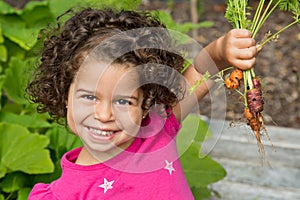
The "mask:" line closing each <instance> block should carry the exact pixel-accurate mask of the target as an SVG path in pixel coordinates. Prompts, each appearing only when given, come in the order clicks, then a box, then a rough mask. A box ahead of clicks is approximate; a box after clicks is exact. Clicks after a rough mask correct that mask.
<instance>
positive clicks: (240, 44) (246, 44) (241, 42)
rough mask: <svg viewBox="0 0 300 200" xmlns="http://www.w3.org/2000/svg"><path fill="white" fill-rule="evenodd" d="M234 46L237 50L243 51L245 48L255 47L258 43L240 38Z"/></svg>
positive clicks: (251, 39)
mask: <svg viewBox="0 0 300 200" xmlns="http://www.w3.org/2000/svg"><path fill="white" fill-rule="evenodd" d="M234 45H235V47H236V48H239V49H243V48H248V47H253V46H255V45H256V43H255V40H254V39H253V38H240V39H238V40H235V41H234Z"/></svg>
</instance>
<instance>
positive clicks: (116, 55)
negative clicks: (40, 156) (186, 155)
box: [27, 8, 257, 200]
mask: <svg viewBox="0 0 300 200" xmlns="http://www.w3.org/2000/svg"><path fill="white" fill-rule="evenodd" d="M59 27H60V26H59ZM256 53H257V50H256V47H255V41H254V40H253V39H251V33H250V32H248V31H246V30H232V31H230V32H228V33H227V34H226V35H225V36H222V37H220V38H218V39H217V40H216V41H214V42H212V43H211V44H209V45H208V46H207V47H206V48H205V49H204V50H202V51H200V52H199V53H198V55H197V56H196V58H195V60H194V65H190V66H189V67H188V68H187V70H185V71H184V73H181V70H182V69H183V65H184V58H183V56H182V55H181V54H180V53H179V50H178V48H177V46H176V45H175V44H174V42H173V39H172V37H171V35H170V33H169V32H168V30H166V28H165V26H164V25H163V24H162V23H161V22H159V21H158V20H157V19H156V18H154V17H153V16H151V15H150V14H148V13H144V14H143V13H137V12H132V11H121V12H115V11H113V10H109V9H107V10H94V9H91V8H88V9H84V10H83V11H81V12H79V13H76V14H75V15H74V16H73V17H71V18H70V19H69V20H67V21H66V23H65V24H64V26H63V28H61V30H60V29H59V30H58V32H55V33H53V34H52V35H51V34H50V35H49V36H48V37H47V39H46V40H45V43H44V51H43V53H42V58H41V63H40V65H39V67H38V68H37V70H36V73H35V76H34V80H33V81H32V82H31V83H30V85H29V86H28V88H27V92H28V93H29V95H30V96H31V99H32V100H33V101H34V102H35V103H38V111H39V112H49V113H50V115H51V116H53V117H54V118H55V119H57V120H59V119H63V118H66V119H67V123H68V126H69V128H70V129H71V131H72V132H74V134H76V135H77V136H78V137H80V138H81V140H82V141H83V147H81V148H78V149H74V150H71V151H70V152H67V153H66V154H65V155H64V156H63V158H62V160H61V165H62V170H63V172H62V176H61V177H60V178H59V179H58V180H56V181H53V182H52V183H50V184H42V183H40V184H37V185H35V187H34V188H33V190H32V191H31V193H30V195H29V199H30V200H34V199H43V200H47V199H68V200H69V199H89V200H90V199H193V196H192V193H191V191H190V189H189V186H188V184H187V181H186V179H185V177H184V173H183V170H182V168H181V165H180V161H179V155H178V153H177V151H176V141H175V138H176V134H177V133H178V131H179V129H180V127H181V125H180V124H181V122H182V120H183V119H184V118H185V117H186V116H187V115H188V113H189V112H191V110H192V109H193V107H194V106H195V104H197V101H198V100H200V99H201V98H202V97H203V96H204V95H205V94H206V93H207V92H208V89H209V86H210V85H212V84H213V82H212V81H207V83H206V84H202V85H200V86H199V87H198V88H197V90H196V91H195V92H194V93H193V94H189V90H188V89H189V87H190V85H193V84H194V83H195V81H196V80H199V79H201V77H202V75H201V74H203V73H205V72H206V71H208V72H209V73H210V74H214V73H216V72H218V71H219V70H222V69H223V68H224V67H226V66H227V65H229V64H231V65H234V66H237V67H238V68H240V69H249V68H250V67H252V65H253V64H254V62H255V55H256ZM215 66H217V68H216V67H215ZM200 178H201V177H200Z"/></svg>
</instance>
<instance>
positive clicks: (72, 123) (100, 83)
mask: <svg viewBox="0 0 300 200" xmlns="http://www.w3.org/2000/svg"><path fill="white" fill-rule="evenodd" d="M105 68H106V69H105ZM104 69H105V70H104ZM138 88H139V85H138V78H137V73H135V72H134V68H132V67H129V68H125V67H124V66H121V65H111V66H109V67H107V66H106V64H104V63H99V62H90V63H88V64H85V65H84V66H81V67H80V69H79V71H78V73H77V76H76V77H75V79H74V81H73V83H72V84H71V86H70V90H69V96H68V118H67V119H68V125H69V127H70V128H71V130H72V131H73V132H74V133H75V134H77V135H78V136H79V137H80V138H81V139H82V141H83V142H84V145H85V147H87V148H88V149H90V150H92V151H96V152H106V153H109V152H110V151H115V150H117V149H118V150H120V149H124V148H126V147H128V146H129V145H130V144H131V143H132V141H133V139H134V137H135V136H136V134H137V132H138V130H139V128H140V125H141V121H142V116H143V110H142V103H143V93H142V91H141V89H138Z"/></svg>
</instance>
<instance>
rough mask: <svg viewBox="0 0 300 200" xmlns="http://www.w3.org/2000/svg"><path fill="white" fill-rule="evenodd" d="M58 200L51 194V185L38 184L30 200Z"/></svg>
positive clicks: (32, 191) (30, 195)
mask: <svg viewBox="0 0 300 200" xmlns="http://www.w3.org/2000/svg"><path fill="white" fill-rule="evenodd" d="M40 199H43V200H56V199H57V198H56V197H55V196H54V194H53V193H52V192H51V186H50V184H43V183H38V184H36V185H35V186H34V187H33V189H32V190H31V192H30V194H29V196H28V200H40Z"/></svg>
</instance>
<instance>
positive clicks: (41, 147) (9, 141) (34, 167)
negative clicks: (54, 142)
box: [0, 123, 54, 174]
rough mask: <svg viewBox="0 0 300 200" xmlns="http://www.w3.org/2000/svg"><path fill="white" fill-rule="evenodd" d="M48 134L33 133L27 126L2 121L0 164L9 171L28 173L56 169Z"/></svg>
mask: <svg viewBox="0 0 300 200" xmlns="http://www.w3.org/2000/svg"><path fill="white" fill-rule="evenodd" d="M48 144H49V140H48V138H47V137H46V136H43V135H37V134H31V133H30V132H29V131H28V130H27V129H26V128H25V127H22V126H19V125H12V124H1V123H0V146H1V148H0V159H1V162H0V165H2V166H3V167H6V168H7V170H9V171H22V172H25V173H28V174H38V173H49V172H52V171H53V169H54V166H53V163H52V161H51V159H50V155H49V151H48V150H47V149H45V147H46V146H47V145H48Z"/></svg>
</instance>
